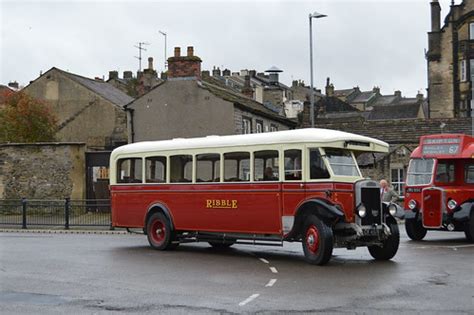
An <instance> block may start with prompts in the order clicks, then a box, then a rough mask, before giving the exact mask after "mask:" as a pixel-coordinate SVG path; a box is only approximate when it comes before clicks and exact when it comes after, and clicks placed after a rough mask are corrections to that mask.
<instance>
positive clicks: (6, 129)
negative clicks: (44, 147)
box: [0, 92, 58, 143]
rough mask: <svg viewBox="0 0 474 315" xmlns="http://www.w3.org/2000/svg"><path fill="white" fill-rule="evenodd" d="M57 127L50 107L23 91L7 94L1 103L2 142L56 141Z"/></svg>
mask: <svg viewBox="0 0 474 315" xmlns="http://www.w3.org/2000/svg"><path fill="white" fill-rule="evenodd" d="M57 127H58V124H57V119H56V117H55V115H54V114H53V113H52V112H51V110H50V107H49V106H48V105H47V104H45V103H43V102H41V101H38V100H35V99H33V98H32V97H30V96H28V95H27V94H25V93H23V92H17V93H13V94H11V95H6V96H5V101H4V104H2V105H0V143H1V142H16V143H31V142H50V141H54V140H55V137H54V136H55V133H56V130H57Z"/></svg>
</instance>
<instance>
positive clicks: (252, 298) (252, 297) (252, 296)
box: [239, 293, 260, 306]
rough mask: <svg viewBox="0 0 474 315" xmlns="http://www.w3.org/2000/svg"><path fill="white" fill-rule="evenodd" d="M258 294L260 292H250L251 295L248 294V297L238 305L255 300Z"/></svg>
mask: <svg viewBox="0 0 474 315" xmlns="http://www.w3.org/2000/svg"><path fill="white" fill-rule="evenodd" d="M259 296H260V294H258V293H255V294H252V295H251V296H249V297H248V298H246V299H245V300H243V301H242V302H240V303H239V306H244V305H245V304H247V303H250V302H252V301H253V300H255V299H256V298H258V297H259Z"/></svg>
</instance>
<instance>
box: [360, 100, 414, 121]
mask: <svg viewBox="0 0 474 315" xmlns="http://www.w3.org/2000/svg"><path fill="white" fill-rule="evenodd" d="M420 106H421V103H405V104H397V105H390V106H383V105H382V106H380V105H379V106H374V108H373V109H372V111H371V112H370V114H369V117H368V120H386V119H416V118H418V112H419V111H420Z"/></svg>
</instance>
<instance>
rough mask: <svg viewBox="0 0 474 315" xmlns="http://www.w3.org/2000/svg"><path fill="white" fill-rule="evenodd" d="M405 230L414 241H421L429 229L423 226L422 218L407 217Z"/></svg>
mask: <svg viewBox="0 0 474 315" xmlns="http://www.w3.org/2000/svg"><path fill="white" fill-rule="evenodd" d="M405 230H406V231H407V235H408V237H409V238H411V239H412V240H414V241H421V240H422V239H423V238H424V237H425V236H426V232H427V230H426V229H425V228H424V227H423V224H422V223H421V220H417V219H406V220H405Z"/></svg>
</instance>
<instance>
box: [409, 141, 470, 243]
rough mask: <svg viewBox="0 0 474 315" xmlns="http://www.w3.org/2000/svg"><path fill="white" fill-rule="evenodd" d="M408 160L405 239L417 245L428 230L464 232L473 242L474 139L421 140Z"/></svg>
mask: <svg viewBox="0 0 474 315" xmlns="http://www.w3.org/2000/svg"><path fill="white" fill-rule="evenodd" d="M410 158H411V160H410V165H409V166H408V172H407V182H406V186H405V228H406V231H407V234H408V236H409V237H410V238H411V239H412V240H417V241H419V240H422V239H423V238H424V237H425V235H426V233H427V231H428V230H446V231H464V232H465V234H466V238H467V239H468V240H469V241H471V242H474V138H473V137H470V136H467V135H463V134H439V135H429V136H423V137H421V138H420V145H419V146H418V147H417V148H416V149H415V150H414V151H413V153H412V154H411V156H410Z"/></svg>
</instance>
